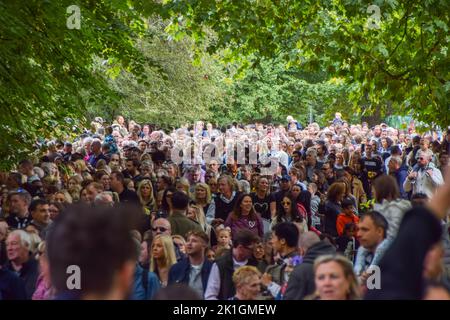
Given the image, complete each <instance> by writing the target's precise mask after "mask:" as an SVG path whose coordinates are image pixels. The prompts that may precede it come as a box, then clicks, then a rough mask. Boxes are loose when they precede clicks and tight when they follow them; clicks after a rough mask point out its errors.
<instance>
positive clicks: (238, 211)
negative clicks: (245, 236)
mask: <svg viewBox="0 0 450 320" xmlns="http://www.w3.org/2000/svg"><path fill="white" fill-rule="evenodd" d="M245 197H249V198H250V199H252V197H251V196H250V194H248V193H243V194H240V195H239V196H238V198H237V200H236V204H235V205H234V210H233V212H232V213H231V219H232V220H238V219H239V218H240V217H241V216H242V210H241V203H242V201H244V198H245ZM252 201H253V200H252ZM248 216H249V219H250V220H257V219H258V216H257V215H256V211H255V208H253V206H252V208H251V209H250V214H249V215H248Z"/></svg>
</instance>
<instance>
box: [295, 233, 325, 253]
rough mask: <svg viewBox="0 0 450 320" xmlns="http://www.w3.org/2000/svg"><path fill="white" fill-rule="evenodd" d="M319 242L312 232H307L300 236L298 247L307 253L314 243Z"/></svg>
mask: <svg viewBox="0 0 450 320" xmlns="http://www.w3.org/2000/svg"><path fill="white" fill-rule="evenodd" d="M319 242H320V238H319V236H318V235H317V234H315V233H314V232H312V231H308V232H305V233H303V234H302V235H300V238H299V240H298V246H299V247H300V248H302V249H303V251H305V252H306V251H308V249H309V248H311V247H312V246H313V245H315V244H316V243H319Z"/></svg>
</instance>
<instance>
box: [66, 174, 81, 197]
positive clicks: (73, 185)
mask: <svg viewBox="0 0 450 320" xmlns="http://www.w3.org/2000/svg"><path fill="white" fill-rule="evenodd" d="M81 189H82V188H81V178H80V177H79V176H72V177H70V178H69V180H68V182H67V192H68V193H69V194H70V196H71V197H72V200H73V201H74V202H77V201H78V200H80V191H81Z"/></svg>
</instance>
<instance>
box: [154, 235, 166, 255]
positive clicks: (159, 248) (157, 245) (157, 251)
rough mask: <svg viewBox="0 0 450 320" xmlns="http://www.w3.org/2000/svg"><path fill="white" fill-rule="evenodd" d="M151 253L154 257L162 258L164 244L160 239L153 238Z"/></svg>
mask: <svg viewBox="0 0 450 320" xmlns="http://www.w3.org/2000/svg"><path fill="white" fill-rule="evenodd" d="M152 255H153V258H155V259H164V258H165V253H164V246H163V244H162V241H161V239H155V240H153V243H152Z"/></svg>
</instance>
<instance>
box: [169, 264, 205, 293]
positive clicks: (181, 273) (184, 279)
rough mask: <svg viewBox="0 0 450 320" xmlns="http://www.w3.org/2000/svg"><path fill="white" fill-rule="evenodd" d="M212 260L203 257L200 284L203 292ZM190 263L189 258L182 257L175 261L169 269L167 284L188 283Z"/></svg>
mask: <svg viewBox="0 0 450 320" xmlns="http://www.w3.org/2000/svg"><path fill="white" fill-rule="evenodd" d="M212 265H213V264H212V262H211V261H209V260H208V259H205V261H204V262H203V266H202V270H201V274H202V284H203V293H205V290H206V287H207V285H208V278H209V273H210V272H211V267H212ZM190 268H191V264H190V262H189V258H188V257H186V258H183V259H181V260H180V261H179V262H177V263H175V264H174V265H173V266H172V267H171V268H170V270H169V281H168V283H169V284H174V283H184V284H189V273H190Z"/></svg>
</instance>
